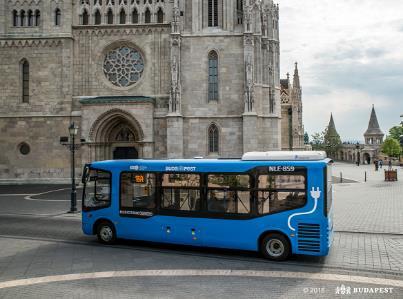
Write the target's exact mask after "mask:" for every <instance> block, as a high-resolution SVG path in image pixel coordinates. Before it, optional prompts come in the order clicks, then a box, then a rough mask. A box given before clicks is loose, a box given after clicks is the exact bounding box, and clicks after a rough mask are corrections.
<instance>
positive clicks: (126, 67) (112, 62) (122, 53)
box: [103, 46, 144, 87]
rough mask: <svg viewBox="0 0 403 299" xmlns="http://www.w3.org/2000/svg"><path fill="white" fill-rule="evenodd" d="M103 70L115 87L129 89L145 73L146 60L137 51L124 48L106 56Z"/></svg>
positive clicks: (110, 52)
mask: <svg viewBox="0 0 403 299" xmlns="http://www.w3.org/2000/svg"><path fill="white" fill-rule="evenodd" d="M103 70H104V74H105V76H106V78H107V79H108V80H109V81H110V82H111V83H112V84H113V85H115V86H118V87H128V86H130V85H133V84H135V83H136V82H137V81H139V80H140V78H141V76H142V74H143V71H144V59H143V57H142V56H141V54H140V53H139V52H138V51H137V50H135V49H133V48H131V47H128V46H122V47H119V48H116V49H114V50H112V51H109V52H108V53H107V54H106V56H105V60H104V64H103Z"/></svg>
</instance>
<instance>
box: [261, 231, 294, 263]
mask: <svg viewBox="0 0 403 299" xmlns="http://www.w3.org/2000/svg"><path fill="white" fill-rule="evenodd" d="M260 250H261V252H262V254H263V256H264V257H265V258H267V259H270V260H274V261H284V260H286V259H287V258H288V256H289V255H290V251H291V248H290V242H289V241H288V239H287V238H286V237H285V236H283V235H282V234H278V233H270V234H267V235H266V236H264V237H263V239H262V242H261V244H260Z"/></svg>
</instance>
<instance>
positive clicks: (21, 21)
mask: <svg viewBox="0 0 403 299" xmlns="http://www.w3.org/2000/svg"><path fill="white" fill-rule="evenodd" d="M20 26H21V27H22V26H25V10H21V11H20Z"/></svg>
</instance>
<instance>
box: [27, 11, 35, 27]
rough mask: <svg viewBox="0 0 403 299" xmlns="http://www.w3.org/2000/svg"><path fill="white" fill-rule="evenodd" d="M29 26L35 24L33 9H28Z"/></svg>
mask: <svg viewBox="0 0 403 299" xmlns="http://www.w3.org/2000/svg"><path fill="white" fill-rule="evenodd" d="M28 26H29V27H32V26H34V13H33V12H32V10H28Z"/></svg>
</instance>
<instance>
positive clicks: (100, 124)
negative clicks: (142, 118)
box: [88, 108, 144, 142]
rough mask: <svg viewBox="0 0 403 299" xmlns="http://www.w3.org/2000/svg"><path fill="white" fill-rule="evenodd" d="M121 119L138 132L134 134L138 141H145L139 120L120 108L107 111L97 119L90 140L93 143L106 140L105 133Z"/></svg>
mask: <svg viewBox="0 0 403 299" xmlns="http://www.w3.org/2000/svg"><path fill="white" fill-rule="evenodd" d="M119 119H121V120H124V121H126V122H127V123H128V124H129V125H130V126H131V127H133V129H134V130H135V131H136V132H133V133H134V134H135V136H136V139H137V141H142V140H144V132H143V129H142V128H141V125H140V123H139V122H138V121H137V119H136V118H135V117H133V116H132V115H131V114H130V113H128V112H126V111H123V110H122V109H118V108H115V109H111V110H109V111H106V112H105V113H103V114H101V115H100V116H99V117H98V118H97V119H96V121H95V122H94V123H93V125H92V127H91V129H90V132H89V136H88V137H89V140H90V141H92V142H102V141H104V139H105V138H106V137H107V136H105V132H106V131H108V126H110V125H111V123H112V122H113V121H115V120H119Z"/></svg>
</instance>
